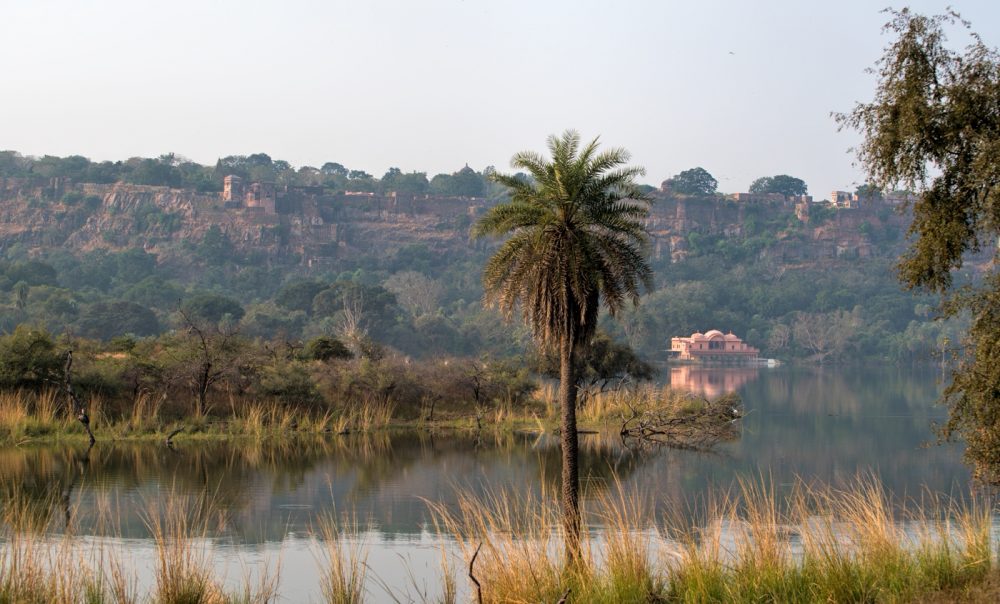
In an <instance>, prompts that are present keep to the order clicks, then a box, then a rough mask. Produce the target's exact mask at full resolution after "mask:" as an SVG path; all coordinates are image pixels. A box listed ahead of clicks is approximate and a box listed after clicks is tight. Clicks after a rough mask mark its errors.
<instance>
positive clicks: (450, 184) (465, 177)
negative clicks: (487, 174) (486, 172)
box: [431, 166, 486, 197]
mask: <svg viewBox="0 0 1000 604" xmlns="http://www.w3.org/2000/svg"><path fill="white" fill-rule="evenodd" d="M485 191H486V180H485V179H484V178H483V175H482V174H480V173H478V172H476V171H475V170H473V169H472V168H470V167H469V166H465V167H464V168H462V169H461V170H459V171H458V172H455V173H453V174H438V175H437V176H435V177H434V178H432V179H431V192H433V193H437V194H439V195H459V196H462V197H482V196H483V193H484V192H485Z"/></svg>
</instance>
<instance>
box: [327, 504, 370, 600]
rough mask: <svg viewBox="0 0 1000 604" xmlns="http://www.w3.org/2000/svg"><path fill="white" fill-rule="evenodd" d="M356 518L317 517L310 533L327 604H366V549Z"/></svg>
mask: <svg viewBox="0 0 1000 604" xmlns="http://www.w3.org/2000/svg"><path fill="white" fill-rule="evenodd" d="M360 534H361V531H359V530H358V523H357V520H356V519H352V518H346V519H343V520H338V518H337V516H336V514H335V513H334V512H327V513H325V514H322V515H320V517H319V519H318V521H317V526H316V528H315V529H314V531H313V537H314V539H315V540H316V547H317V562H318V564H319V575H320V581H319V582H320V593H321V594H322V596H323V601H324V602H327V603H328V604H361V603H362V602H364V601H365V593H366V592H365V579H366V577H367V574H368V566H367V563H368V549H367V546H366V545H365V543H364V541H363V540H362V539H361V537H360Z"/></svg>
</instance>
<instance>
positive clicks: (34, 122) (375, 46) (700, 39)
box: [0, 0, 1000, 197]
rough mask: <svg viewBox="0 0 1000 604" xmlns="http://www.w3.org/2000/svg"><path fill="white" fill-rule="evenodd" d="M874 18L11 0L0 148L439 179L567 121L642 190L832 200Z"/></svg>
mask: <svg viewBox="0 0 1000 604" xmlns="http://www.w3.org/2000/svg"><path fill="white" fill-rule="evenodd" d="M949 4H950V5H951V6H953V7H955V8H956V9H957V10H959V11H960V12H961V13H962V15H963V16H964V17H965V18H966V19H969V20H971V21H972V24H973V28H974V29H975V30H976V31H978V32H979V33H980V34H981V35H982V36H983V38H984V39H985V41H986V42H987V43H988V44H990V45H994V46H995V45H998V44H1000V3H997V2H994V1H985V0H984V1H980V2H963V1H961V0H952V1H951V2H930V1H920V2H911V3H910V6H912V7H913V8H914V9H916V10H918V11H921V12H926V13H936V12H940V11H942V10H943V9H944V8H945V6H947V5H949ZM884 6H885V4H883V3H882V2H877V1H874V2H865V1H860V0H856V1H836V2H833V1H825V2H818V1H785V2H777V1H768V2H765V1H754V2H750V1H740V2H737V1H732V2H711V1H705V0H700V1H696V0H690V1H686V2H677V1H666V0H665V1H661V2H652V1H650V2H638V1H626V0H619V1H617V2H612V1H607V0H605V1H601V2H590V1H581V0H577V1H567V2H546V1H544V0H535V1H529V2H522V1H520V0H518V1H506V2H505V1H497V0H493V1H485V0H464V1H462V0H433V1H417V0H409V1H408V0H376V1H362V0H355V1H353V2H340V1H315V2H309V1H302V0H295V1H292V0H284V1H281V2H277V1H274V2H264V1H259V2H258V1H251V0H241V1H233V2H228V1H227V2H214V1H211V0H201V1H180V0H172V1H170V2H152V1H141V0H122V1H96V0H94V1H89V2H88V1H82V0H73V1H55V0H52V1H50V0H24V1H21V0H0V57H3V58H2V59H0V66H2V69H0V149H14V150H17V151H20V152H22V153H25V154H30V155H41V154H54V155H68V154H81V155H85V156H88V157H90V158H91V159H100V160H103V159H125V158H127V157H130V156H136V155H139V156H156V155H159V154H161V153H165V152H168V151H173V152H176V153H178V154H180V155H183V156H186V157H189V158H191V159H193V160H195V161H198V162H201V163H214V162H215V160H216V158H217V157H219V156H223V155H231V154H249V153H255V152H266V153H268V154H270V155H271V157H273V158H275V159H278V158H280V159H285V160H288V161H289V162H291V163H292V164H294V165H296V166H300V165H305V164H308V165H315V166H319V165H321V164H322V163H324V162H326V161H337V162H340V163H343V164H345V165H347V166H348V167H350V168H356V169H362V170H366V171H368V172H370V173H372V174H374V175H376V176H381V174H382V173H383V172H385V170H386V168H388V167H390V166H397V167H400V168H402V169H403V170H404V171H412V170H419V171H427V172H428V175H429V176H432V175H433V174H436V173H438V172H453V171H455V170H457V169H459V168H461V167H462V166H463V165H464V164H466V163H468V164H469V165H470V166H472V167H474V168H476V169H482V168H483V167H485V166H487V165H495V166H498V167H501V168H506V167H507V165H508V161H509V159H510V156H511V155H512V154H513V153H515V152H517V151H519V150H522V149H538V150H541V149H543V147H544V140H545V137H546V136H547V135H549V134H551V133H557V132H561V131H562V130H564V129H566V128H576V129H577V130H579V131H580V132H581V133H582V134H583V135H584V136H586V137H590V136H595V135H598V134H599V135H601V137H602V140H603V141H605V142H606V143H608V144H611V145H615V146H624V147H626V148H627V149H629V150H630V151H631V152H632V155H633V160H634V163H636V164H639V165H642V166H645V167H646V169H647V171H648V175H647V177H646V179H645V181H646V182H649V183H651V184H658V183H659V182H660V181H662V180H663V179H665V178H667V177H669V176H671V175H673V174H676V173H677V172H679V171H681V170H684V169H687V168H690V167H693V166H703V167H705V168H706V169H708V170H709V171H710V172H711V173H712V174H714V175H715V176H716V178H718V179H719V181H720V189H721V190H723V191H742V190H745V189H746V188H747V186H748V184H749V183H750V181H752V180H753V179H754V178H756V177H757V176H761V175H772V174H776V173H787V174H792V175H794V176H798V177H800V178H803V179H804V180H805V181H806V182H807V183H808V185H809V190H810V192H811V193H813V194H814V195H816V196H817V197H825V196H826V195H828V192H829V191H830V190H831V189H833V188H847V187H851V186H852V185H853V184H856V182H857V181H859V180H860V175H859V172H858V171H857V170H856V169H855V168H853V167H852V160H853V158H852V156H851V155H850V154H848V152H847V150H848V148H849V147H850V146H851V145H853V144H854V143H855V142H856V136H855V135H854V134H850V133H838V132H837V128H836V124H835V123H834V121H833V120H832V119H831V118H830V112H831V111H846V110H849V109H850V108H851V107H852V105H853V104H854V103H855V102H857V101H861V100H867V99H870V98H871V95H872V88H873V79H872V76H870V75H868V74H866V73H865V69H866V68H867V67H869V66H871V65H872V64H873V63H874V61H875V60H876V59H877V58H878V56H879V55H880V54H881V49H882V48H883V47H884V46H885V44H886V43H887V38H885V37H884V36H882V35H881V26H882V24H883V23H884V22H885V21H886V16H885V15H883V14H880V12H879V11H880V9H881V8H883V7H884ZM897 6H899V5H897Z"/></svg>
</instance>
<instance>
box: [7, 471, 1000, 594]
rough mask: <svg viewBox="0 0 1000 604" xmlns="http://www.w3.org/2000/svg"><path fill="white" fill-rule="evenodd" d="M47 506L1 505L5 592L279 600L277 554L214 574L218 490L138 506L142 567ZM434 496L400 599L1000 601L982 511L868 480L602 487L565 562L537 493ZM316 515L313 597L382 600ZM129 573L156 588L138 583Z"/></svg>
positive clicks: (111, 518) (330, 518) (107, 535)
mask: <svg viewBox="0 0 1000 604" xmlns="http://www.w3.org/2000/svg"><path fill="white" fill-rule="evenodd" d="M50 503H51V504H52V505H51V506H45V505H39V503H38V501H37V499H31V498H28V497H20V496H19V495H18V493H17V492H14V493H11V494H10V496H9V497H7V498H6V499H5V501H4V502H3V506H2V510H0V514H2V515H0V519H2V524H3V529H2V539H0V602H57V603H67V604H69V603H77V602H155V603H162V604H173V603H183V602H210V603H211V602H247V603H253V602H270V601H274V600H275V599H276V598H277V597H278V596H279V595H280V593H281V587H280V583H279V582H278V579H279V576H280V568H281V560H280V559H279V560H275V561H272V563H271V564H269V565H268V566H267V567H266V568H264V569H263V570H260V571H259V572H258V573H257V574H256V575H254V576H252V577H251V576H249V575H247V576H246V578H245V579H244V580H243V581H242V582H241V583H240V584H239V586H238V587H235V588H234V587H232V585H233V584H232V582H231V581H230V582H225V581H224V580H223V578H222V577H219V576H216V575H215V574H214V571H213V569H212V565H211V555H212V550H211V548H212V540H211V536H212V534H213V531H215V530H218V528H219V527H220V526H222V525H224V524H225V522H226V521H227V515H226V513H225V512H224V511H223V510H221V509H220V508H215V507H213V505H212V504H211V503H210V498H209V499H205V498H197V499H193V498H190V497H183V496H179V495H171V496H169V497H167V498H166V499H165V500H161V501H156V502H147V504H146V508H145V511H144V513H143V517H144V518H145V523H146V526H147V529H148V534H149V539H150V540H151V542H152V543H153V545H154V548H155V555H154V557H153V562H152V564H151V568H143V569H138V570H136V569H133V570H127V569H126V568H127V565H125V564H123V563H122V561H123V560H124V556H127V555H128V552H127V551H125V550H123V549H122V545H121V543H120V542H119V541H116V540H115V539H114V538H113V537H114V535H115V534H116V532H115V531H116V520H115V519H116V518H117V517H118V515H117V513H116V512H115V510H114V509H112V508H111V507H110V506H108V507H106V508H104V510H103V512H102V513H101V519H102V520H101V522H99V523H98V527H99V528H98V529H97V532H98V535H97V536H96V537H88V538H87V539H86V540H85V541H81V540H78V539H77V538H76V537H75V536H74V529H73V527H70V528H69V529H68V530H67V531H66V532H64V533H61V534H55V533H53V532H51V531H49V527H50V525H53V524H58V523H59V522H60V520H61V516H60V513H59V511H58V510H59V502H57V501H55V500H53V501H52V502H50ZM429 506H430V509H431V513H432V517H433V518H434V525H435V527H436V529H437V530H438V531H439V532H440V533H442V534H443V535H444V536H445V537H446V538H445V540H444V541H443V542H444V544H445V545H443V546H442V550H441V551H442V553H441V555H442V564H441V569H440V571H439V572H438V576H437V577H436V578H431V579H429V581H432V582H437V584H438V585H439V587H438V590H437V591H438V592H439V594H440V595H439V596H435V598H436V599H434V600H429V599H428V598H426V597H425V596H420V595H417V596H410V597H408V598H409V599H404V600H402V601H414V600H415V601H421V600H423V601H440V602H448V603H451V602H457V601H459V599H460V598H463V599H464V598H468V599H472V600H473V601H475V598H476V597H477V592H478V594H479V595H480V596H481V598H482V601H483V602H490V603H494V602H495V603H500V602H557V601H560V599H561V598H565V600H564V601H565V602H588V603H602V602H607V603H646V602H803V603H806V602H809V603H812V602H919V601H926V602H945V601H955V600H961V601H967V602H978V601H994V600H993V599H992V596H995V595H996V594H997V589H996V586H997V584H998V583H997V575H996V571H995V560H996V552H995V549H994V547H995V546H994V544H993V543H992V542H991V538H990V527H991V520H992V514H991V511H992V510H991V508H990V506H989V505H987V504H986V503H985V502H984V501H982V500H976V499H971V500H968V501H965V502H962V501H955V500H945V499H943V498H939V497H928V498H926V499H925V500H924V501H923V502H922V503H921V504H920V505H911V506H909V507H907V506H901V505H898V502H892V501H890V498H889V497H888V496H887V495H886V493H884V492H883V491H882V489H881V488H880V486H879V484H878V483H877V482H876V481H874V480H871V479H868V480H860V481H857V482H856V483H855V484H853V485H852V486H851V487H849V488H847V489H845V490H835V489H832V488H828V487H810V486H807V485H805V484H798V485H796V486H795V487H794V488H793V489H792V490H791V491H790V492H788V493H785V494H779V493H777V492H776V491H775V490H774V489H773V488H772V487H771V486H770V485H768V484H767V483H766V482H762V481H756V482H745V483H742V484H741V485H739V486H738V487H737V488H735V489H734V490H733V491H732V492H731V493H729V494H726V495H724V496H720V497H719V498H717V499H716V500H715V501H714V502H712V503H709V504H707V505H706V506H705V507H704V513H703V515H702V516H701V517H700V520H697V521H694V522H691V521H682V520H680V519H679V516H678V517H677V518H673V519H671V518H667V519H664V518H663V517H662V515H660V516H658V515H656V514H654V513H653V509H654V506H653V501H652V500H651V499H649V498H647V497H645V496H643V495H642V494H639V493H636V492H634V491H629V490H628V489H623V488H620V486H619V487H617V488H611V489H610V490H608V491H606V493H605V495H603V496H602V497H600V498H598V499H597V500H596V501H591V502H589V505H588V506H587V510H586V518H587V524H588V528H587V539H585V543H586V547H585V551H584V554H583V557H582V559H581V560H580V562H579V563H577V564H575V565H572V566H567V565H566V564H565V561H564V560H563V559H562V557H561V552H562V548H561V540H560V532H559V526H560V523H559V518H558V510H557V506H556V505H555V503H554V500H553V499H552V498H551V497H549V496H548V495H547V494H544V493H543V494H542V495H541V496H540V497H532V496H523V495H517V494H513V493H494V494H492V495H488V496H474V495H471V494H468V493H465V494H462V495H461V496H460V497H459V503H458V504H457V505H456V506H455V507H451V508H446V507H444V506H441V505H439V504H435V503H429ZM313 524H314V529H313V530H312V543H313V548H314V552H315V557H314V559H315V564H316V567H315V574H314V576H315V590H314V591H315V593H316V594H317V595H318V596H319V597H320V598H321V601H324V602H331V603H361V602H369V601H383V600H384V599H385V594H384V593H381V592H380V591H379V584H380V583H379V573H386V572H393V571H394V570H396V571H398V570H399V569H386V568H378V567H375V566H371V565H370V564H369V555H368V554H369V547H368V546H367V545H365V544H364V542H363V540H360V539H358V535H357V534H356V531H357V530H358V528H359V524H360V523H359V522H358V521H357V520H356V519H355V518H354V517H352V516H350V515H336V514H334V513H332V512H321V513H319V514H318V515H317V516H316V517H315V520H314V523H313ZM473 560H474V563H473ZM399 564H400V565H403V564H405V563H404V562H403V561H402V559H400V562H399ZM136 572H142V573H144V575H145V576H146V578H147V581H146V582H147V583H149V584H151V585H152V587H151V588H150V590H149V593H139V590H138V588H137V585H138V583H139V582H138V580H137V576H136V575H135V573H136ZM407 572H410V571H407ZM470 574H471V575H472V577H474V581H472V580H470V579H468V578H467V577H468V575H470ZM297 576H299V577H301V574H299V575H297ZM150 577H151V579H152V580H151V581H149V580H148V579H149V578H150ZM421 579H422V580H426V579H427V578H426V577H422V578H421ZM477 584H478V588H477ZM227 585H228V586H229V587H226V586H227ZM460 591H461V592H463V594H460V593H459V592H460ZM393 597H394V598H395V599H396V600H397V601H399V597H400V596H399V595H396V596H393Z"/></svg>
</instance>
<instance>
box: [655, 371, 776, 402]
mask: <svg viewBox="0 0 1000 604" xmlns="http://www.w3.org/2000/svg"><path fill="white" fill-rule="evenodd" d="M759 372H760V369H759V368H758V367H697V366H693V365H684V366H681V367H671V368H670V387H671V388H674V389H676V390H685V391H687V392H691V393H693V394H697V395H700V396H703V397H705V398H707V399H714V398H718V397H720V396H722V395H723V394H729V393H730V392H736V391H737V390H739V389H740V388H742V387H743V385H744V384H747V383H748V382H752V381H753V380H755V379H757V375H758V373H759Z"/></svg>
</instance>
